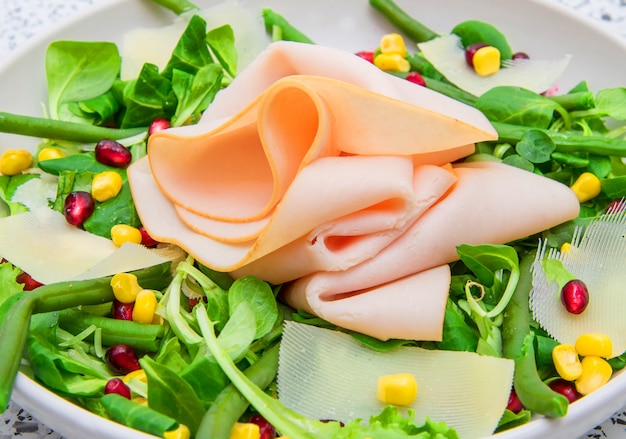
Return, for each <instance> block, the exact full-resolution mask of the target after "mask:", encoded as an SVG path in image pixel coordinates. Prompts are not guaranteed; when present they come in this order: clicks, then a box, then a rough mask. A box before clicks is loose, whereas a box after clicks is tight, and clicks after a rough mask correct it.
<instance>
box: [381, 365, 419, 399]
mask: <svg viewBox="0 0 626 439" xmlns="http://www.w3.org/2000/svg"><path fill="white" fill-rule="evenodd" d="M416 396H417V381H416V380H415V377H414V376H413V375H411V374H410V373H398V374H395V375H385V376H381V377H379V378H378V388H377V391H376V397H377V398H378V399H379V400H380V401H381V402H384V403H385V404H393V405H400V406H406V405H410V404H411V403H412V402H413V401H414V400H415V397H416Z"/></svg>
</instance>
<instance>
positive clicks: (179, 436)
mask: <svg viewBox="0 0 626 439" xmlns="http://www.w3.org/2000/svg"><path fill="white" fill-rule="evenodd" d="M190 436H191V432H190V431H189V428H188V427H187V426H186V425H185V424H178V428H177V429H175V430H170V431H166V432H165V433H163V438H164V439H189V437H190Z"/></svg>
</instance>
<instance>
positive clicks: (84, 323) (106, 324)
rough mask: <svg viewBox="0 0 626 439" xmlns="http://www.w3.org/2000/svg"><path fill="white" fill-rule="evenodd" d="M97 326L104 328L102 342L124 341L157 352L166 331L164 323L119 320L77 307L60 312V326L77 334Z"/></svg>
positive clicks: (137, 347)
mask: <svg viewBox="0 0 626 439" xmlns="http://www.w3.org/2000/svg"><path fill="white" fill-rule="evenodd" d="M92 325H93V326H96V327H97V328H100V329H101V330H102V344H104V345H105V346H112V345H116V344H120V343H124V344H127V345H130V346H132V347H133V348H135V349H139V350H141V351H149V352H156V351H157V350H158V349H159V346H160V340H161V338H162V337H163V335H164V333H165V328H164V326H163V325H147V324H145V323H137V322H133V321H132V320H118V319H113V318H109V317H102V316H97V315H94V314H89V313H87V312H84V311H79V310H77V309H65V310H62V311H61V312H60V313H59V326H61V327H62V328H63V329H65V330H67V331H69V332H71V333H72V334H74V335H76V334H79V333H80V332H81V331H84V330H85V329H87V328H89V327H90V326H92Z"/></svg>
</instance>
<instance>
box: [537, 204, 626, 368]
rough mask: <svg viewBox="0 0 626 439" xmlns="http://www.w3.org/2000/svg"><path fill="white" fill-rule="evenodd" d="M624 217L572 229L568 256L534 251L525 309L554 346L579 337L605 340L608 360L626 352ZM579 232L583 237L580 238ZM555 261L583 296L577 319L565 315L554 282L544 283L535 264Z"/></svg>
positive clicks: (606, 218) (617, 215)
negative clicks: (585, 293) (577, 283)
mask: <svg viewBox="0 0 626 439" xmlns="http://www.w3.org/2000/svg"><path fill="white" fill-rule="evenodd" d="M625 226H626V212H619V213H609V214H606V215H603V216H601V217H600V218H599V219H597V220H595V221H593V222H591V223H590V224H589V225H588V226H587V227H586V228H584V229H583V228H579V229H577V231H576V233H575V235H574V238H573V239H572V243H571V248H570V250H569V251H568V252H560V251H558V250H556V249H550V250H547V249H546V247H545V246H543V245H542V246H540V249H539V252H538V256H537V260H536V261H535V263H534V266H533V289H532V291H531V294H530V309H531V311H532V312H533V317H534V318H535V320H537V322H538V323H539V324H540V325H541V326H542V327H543V328H544V329H545V330H546V331H547V332H548V334H550V335H551V336H552V337H554V338H555V339H556V340H557V341H558V342H560V343H571V344H574V343H575V341H576V338H578V336H579V335H581V334H584V333H600V334H606V335H608V336H609V337H611V341H612V344H613V354H612V356H617V355H620V354H622V353H623V352H624V351H626V319H624V310H625V309H626V292H625V291H624V285H625V284H626V272H625V271H624V268H623V265H624V260H626V236H625V233H624V232H625V230H626V228H625ZM583 230H584V232H583ZM544 258H545V259H557V260H560V261H561V262H562V263H563V266H564V267H565V268H566V269H567V270H568V271H569V272H570V273H572V274H573V275H574V276H576V277H577V278H578V279H580V280H582V281H583V282H585V284H586V285H587V289H588V290H589V304H588V305H587V308H586V309H585V310H584V311H583V312H582V313H581V314H571V313H569V312H567V310H566V309H565V307H564V306H563V305H562V303H561V297H560V288H559V285H558V284H557V282H549V281H548V279H547V276H546V273H545V272H544V270H543V267H542V264H541V260H543V259H544Z"/></svg>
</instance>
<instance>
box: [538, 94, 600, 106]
mask: <svg viewBox="0 0 626 439" xmlns="http://www.w3.org/2000/svg"><path fill="white" fill-rule="evenodd" d="M547 98H548V99H550V100H553V101H554V102H556V103H558V104H559V105H560V106H562V107H563V108H565V109H566V110H567V111H578V110H590V109H592V108H594V107H595V106H596V102H595V97H594V95H593V93H592V92H590V91H579V92H576V93H567V94H564V95H552V96H547Z"/></svg>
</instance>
